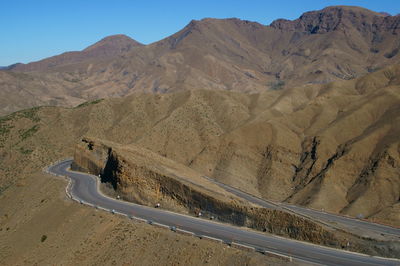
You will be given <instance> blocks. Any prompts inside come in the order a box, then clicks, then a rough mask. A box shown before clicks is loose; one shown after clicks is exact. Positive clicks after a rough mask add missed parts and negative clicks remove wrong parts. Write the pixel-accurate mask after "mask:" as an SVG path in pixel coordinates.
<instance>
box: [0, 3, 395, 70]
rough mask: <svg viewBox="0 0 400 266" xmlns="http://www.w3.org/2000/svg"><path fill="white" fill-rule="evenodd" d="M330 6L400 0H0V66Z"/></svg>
mask: <svg viewBox="0 0 400 266" xmlns="http://www.w3.org/2000/svg"><path fill="white" fill-rule="evenodd" d="M330 5H356V6H362V7H365V8H368V9H371V10H374V11H378V12H381V11H386V12H389V13H391V14H398V13H400V1H399V0H379V1H375V0H374V1H371V0H369V1H368V0H364V1H351V0H349V1H330V0H329V1H328V0H302V1H298V0H297V1H296V0H293V1H291V0H280V1H276V0H275V1H269V0H254V1H252V0H247V1H245V0H241V1H237V0H229V1H227V0H198V1H189V0H186V1H174V0H170V1H152V0H141V1H135V0H131V1H128V0H109V1H105V0H25V1H24V0H0V36H1V40H0V66H6V65H9V64H13V63H16V62H23V63H28V62H31V61H36V60H39V59H42V58H45V57H49V56H52V55H56V54H60V53H62V52H65V51H73V50H82V49H84V48H85V47H87V46H89V45H91V44H93V43H95V42H96V41H98V40H100V39H102V38H103V37H105V36H108V35H112V34H126V35H128V36H130V37H131V38H133V39H135V40H137V41H139V42H142V43H145V44H148V43H151V42H155V41H158V40H160V39H162V38H164V37H167V36H169V35H171V34H173V33H175V32H177V31H178V30H180V29H182V28H183V27H184V26H185V25H186V24H188V23H189V22H190V20H192V19H202V18H205V17H213V18H229V17H237V18H240V19H246V20H251V21H257V22H259V23H261V24H266V25H267V24H269V23H271V21H273V20H274V19H277V18H286V19H295V18H298V17H299V16H300V15H301V14H302V13H303V12H305V11H310V10H317V9H322V8H323V7H326V6H330Z"/></svg>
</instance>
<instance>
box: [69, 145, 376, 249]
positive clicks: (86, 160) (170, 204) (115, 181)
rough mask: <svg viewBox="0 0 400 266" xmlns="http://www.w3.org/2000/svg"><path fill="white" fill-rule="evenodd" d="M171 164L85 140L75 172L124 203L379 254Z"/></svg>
mask: <svg viewBox="0 0 400 266" xmlns="http://www.w3.org/2000/svg"><path fill="white" fill-rule="evenodd" d="M136 149H138V150H136ZM141 156H142V158H139V157H141ZM171 163H172V162H171V161H169V160H167V159H165V158H163V157H161V156H158V155H156V154H153V153H152V152H149V151H145V150H143V149H140V148H139V147H135V146H132V145H129V148H124V147H122V146H120V145H118V144H115V143H114V144H112V143H110V142H103V141H100V140H98V139H89V138H84V139H82V142H81V143H79V144H78V145H77V147H76V150H75V156H74V163H73V169H76V170H82V171H89V172H91V173H92V174H96V175H99V174H100V175H101V180H102V182H109V183H110V184H112V186H113V187H114V189H115V190H116V191H117V192H118V194H119V195H122V197H123V198H124V199H126V200H128V201H133V202H136V203H140V204H143V205H147V206H154V205H155V204H156V203H161V206H162V208H166V209H170V210H174V211H178V212H183V213H189V214H190V213H196V212H198V211H201V212H202V214H203V216H204V217H209V216H211V215H212V216H215V217H216V218H217V219H218V220H219V221H222V222H228V223H233V224H235V225H238V226H246V227H250V228H253V229H256V230H260V231H264V232H269V233H274V234H278V235H282V236H286V237H291V238H294V239H298V240H305V241H309V242H312V243H317V244H323V245H328V246H333V247H345V246H346V243H347V241H351V242H352V243H354V244H353V246H352V247H351V248H352V250H358V251H360V250H363V251H364V252H367V253H371V254H378V253H376V252H377V251H376V250H375V247H373V246H370V247H368V245H370V244H367V241H365V240H362V239H359V238H355V237H354V236H351V235H347V234H345V233H341V232H335V231H332V230H331V229H328V228H325V227H324V226H321V225H319V224H318V223H315V222H312V221H309V220H307V219H304V218H302V217H298V216H296V215H293V214H291V213H287V212H284V211H282V210H271V209H265V208H260V207H257V206H253V205H249V204H247V203H245V202H242V201H241V200H240V199H238V198H235V196H233V195H229V193H227V192H225V195H223V193H224V192H221V191H219V190H218V189H217V190H215V191H213V190H212V189H213V188H212V186H211V185H210V186H207V184H206V183H203V184H200V185H199V184H198V183H197V182H199V181H197V182H195V181H194V180H193V182H192V181H191V180H190V177H193V172H191V171H190V170H189V171H187V173H189V174H191V175H190V176H189V179H186V180H185V179H183V178H182V176H179V172H181V171H185V167H183V166H181V165H179V164H175V163H174V166H175V167H174V168H175V169H172V167H171V166H172V164H171Z"/></svg>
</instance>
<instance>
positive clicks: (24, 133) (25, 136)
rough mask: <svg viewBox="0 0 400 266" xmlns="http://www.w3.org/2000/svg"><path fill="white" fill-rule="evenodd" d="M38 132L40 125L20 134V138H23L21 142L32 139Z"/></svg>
mask: <svg viewBox="0 0 400 266" xmlns="http://www.w3.org/2000/svg"><path fill="white" fill-rule="evenodd" d="M38 130H39V125H34V126H33V127H31V128H30V129H28V130H25V131H23V132H20V135H19V137H20V138H21V140H25V139H27V138H29V137H32V136H33V135H34V134H35V133H36V132H37V131H38Z"/></svg>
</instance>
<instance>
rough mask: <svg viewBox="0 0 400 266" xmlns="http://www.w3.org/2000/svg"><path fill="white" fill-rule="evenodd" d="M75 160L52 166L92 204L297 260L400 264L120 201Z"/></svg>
mask: <svg viewBox="0 0 400 266" xmlns="http://www.w3.org/2000/svg"><path fill="white" fill-rule="evenodd" d="M71 163H72V160H64V161H61V162H59V163H57V164H55V165H53V166H50V167H49V168H48V172H50V173H51V174H54V175H61V176H66V177H68V178H70V179H71V185H69V186H68V187H67V193H69V194H70V195H71V197H72V198H74V199H75V200H78V201H80V202H81V203H85V204H88V205H92V206H96V207H101V208H104V209H106V210H109V211H111V210H114V212H115V213H120V214H124V215H127V216H129V217H131V216H132V217H137V218H141V219H145V220H147V221H152V222H156V223H159V224H163V225H166V226H171V227H176V228H179V229H183V230H185V231H189V232H192V233H194V234H196V235H199V236H209V237H213V238H217V239H221V240H223V241H224V242H228V243H232V242H234V243H239V244H243V245H246V246H250V247H254V248H256V250H259V251H268V252H275V253H278V254H281V255H284V256H289V257H290V258H293V259H294V260H296V259H297V260H301V261H305V262H309V263H317V264H324V265H360V264H362V265H400V260H396V259H387V258H381V257H373V256H368V255H363V254H358V253H353V252H348V251H343V250H339V249H332V248H327V247H322V246H317V245H313V244H310V243H305V242H300V241H295V240H292V239H286V238H282V237H277V236H274V235H269V234H265V233H259V232H255V231H251V230H249V229H245V228H240V227H235V226H231V225H228V224H222V223H218V222H214V221H209V220H205V219H200V218H195V217H191V216H187V215H182V214H177V213H173V212H169V211H165V210H162V209H155V208H150V207H146V206H142V205H138V204H134V203H130V202H125V201H119V200H115V199H112V198H110V197H107V196H105V195H103V194H102V193H101V192H100V191H99V180H98V178H97V177H96V176H93V175H90V174H86V173H80V172H73V171H70V170H69V168H70V165H71Z"/></svg>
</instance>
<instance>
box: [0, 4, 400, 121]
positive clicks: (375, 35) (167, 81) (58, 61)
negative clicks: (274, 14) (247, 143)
mask: <svg viewBox="0 0 400 266" xmlns="http://www.w3.org/2000/svg"><path fill="white" fill-rule="evenodd" d="M399 21H400V16H385V15H383V14H379V13H375V12H372V11H370V10H367V9H363V8H358V7H347V6H338V7H328V8H325V9H323V10H319V11H311V12H307V13H305V14H303V15H302V16H300V17H299V18H298V19H297V20H294V21H288V20H282V19H279V20H276V21H274V22H273V23H272V24H271V25H270V26H265V25H261V24H259V23H256V22H250V21H243V20H239V19H203V20H200V21H195V20H193V21H191V22H190V23H189V24H188V25H187V26H186V27H185V28H184V29H182V30H181V31H179V32H177V33H175V34H173V35H171V36H169V37H167V38H165V39H163V40H160V41H158V42H155V43H153V44H150V45H146V46H142V45H140V44H138V43H136V42H135V41H133V40H131V39H129V38H128V37H126V36H125V37H124V36H114V37H108V38H105V39H104V40H102V41H100V42H99V43H97V44H95V45H93V46H91V47H89V48H87V49H85V50H84V51H82V52H72V53H66V54H63V55H60V56H56V57H51V58H48V59H45V60H42V61H39V62H35V63H31V64H27V65H16V66H15V67H14V68H13V71H30V72H26V73H25V74H26V75H25V76H23V77H24V78H23V79H20V77H19V76H18V77H15V76H14V77H13V79H11V80H10V77H9V75H11V74H9V75H7V74H3V75H1V76H0V81H1V82H2V83H1V86H0V94H2V95H4V96H5V97H6V98H5V99H7V98H8V99H9V100H8V101H5V100H3V101H1V102H0V110H1V112H2V113H3V114H6V113H9V112H11V111H15V110H19V109H20V108H21V107H24V106H25V107H30V106H34V105H35V104H51V105H52V104H60V105H69V106H72V105H74V104H76V102H77V101H78V99H80V100H81V101H83V100H84V99H86V100H88V99H89V100H90V99H97V98H108V97H116V96H118V97H119V96H124V95H128V94H131V93H134V92H152V93H165V92H174V91H180V90H187V89H210V90H234V91H240V92H263V91H266V90H269V89H280V88H282V87H286V88H292V87H293V86H297V85H304V84H308V83H314V84H320V83H323V84H325V83H327V82H330V81H334V80H347V79H353V78H355V77H359V76H360V75H364V74H366V73H368V72H373V71H376V70H377V69H380V68H382V67H384V66H387V65H390V64H394V63H396V62H399V55H398V51H399V43H400V42H399V37H398V36H399V29H400V28H399ZM0 73H1V72H0ZM10 73H12V72H10ZM20 80H21V81H20ZM30 80H31V81H30ZM17 83H18V84H21V85H20V86H18V87H17V88H16V86H15V84H17ZM38 84H40V86H38ZM20 91H27V92H29V93H30V97H21V98H18V100H16V96H14V95H15V94H17V95H18V93H20ZM59 97H61V98H59Z"/></svg>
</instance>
